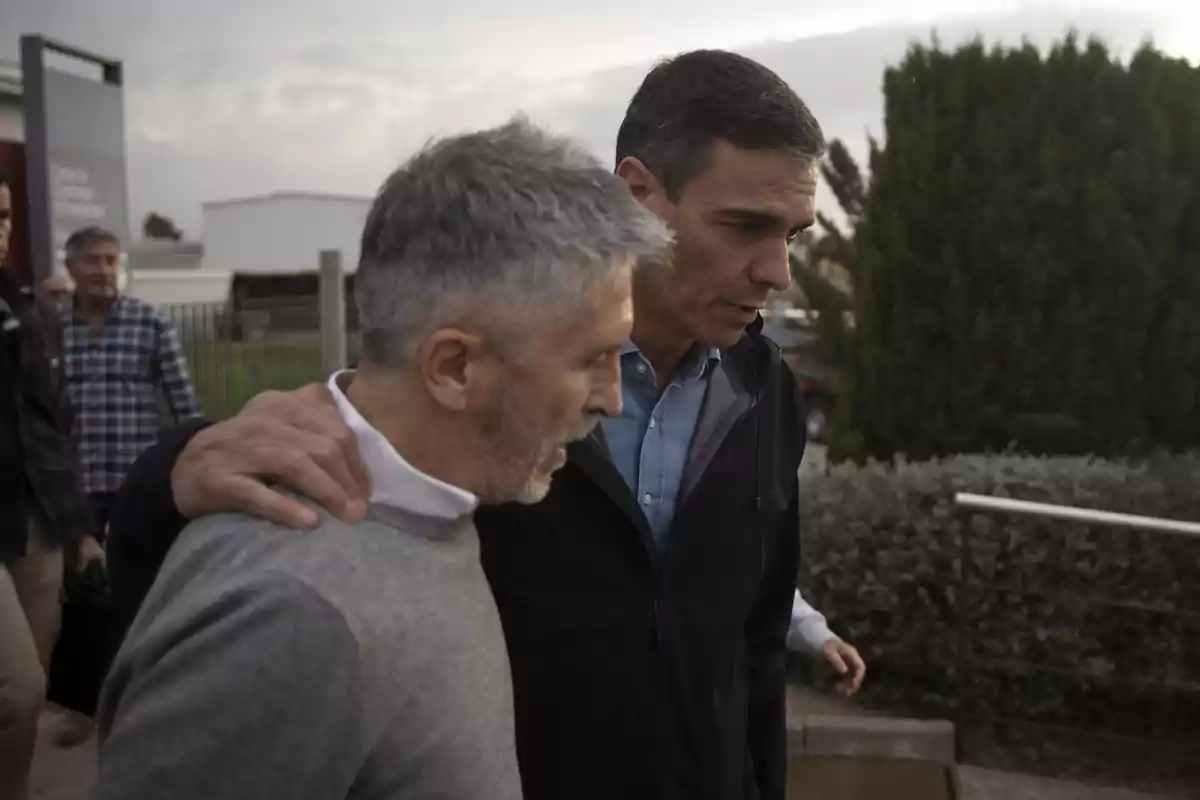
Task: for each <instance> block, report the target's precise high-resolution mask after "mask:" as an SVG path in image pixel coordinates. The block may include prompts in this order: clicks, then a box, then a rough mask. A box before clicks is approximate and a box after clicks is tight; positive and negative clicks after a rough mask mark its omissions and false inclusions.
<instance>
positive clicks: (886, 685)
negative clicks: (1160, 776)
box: [800, 455, 1200, 777]
mask: <svg viewBox="0 0 1200 800" xmlns="http://www.w3.org/2000/svg"><path fill="white" fill-rule="evenodd" d="M956 492H975V493H980V494H989V495H995V496H1000V497H1013V498H1017V499H1023V500H1033V501H1040V502H1048V503H1057V504H1066V505H1074V506H1081V507H1087V508H1096V509H1102V510H1107V511H1116V512H1123V513H1131V514H1143V515H1150V516H1160V517H1167V518H1173V519H1182V520H1200V458H1196V457H1190V456H1189V457H1184V456H1177V457H1170V458H1162V459H1158V460H1147V461H1143V462H1137V463H1126V462H1115V461H1106V460H1100V459H1094V458H1086V457H1053V458H1034V457H1027V456H1017V455H1002V456H957V457H952V458H946V459H940V460H933V461H928V462H921V463H906V462H900V463H898V464H896V465H894V466H884V465H880V464H875V463H871V464H868V465H866V466H862V467H859V466H855V465H853V464H850V463H842V464H838V465H835V466H833V467H832V468H830V469H829V470H828V471H827V472H826V473H824V474H817V475H811V476H807V477H806V478H805V480H804V484H803V486H802V512H801V538H802V552H803V563H802V568H801V583H800V588H801V591H802V592H803V593H804V595H805V596H806V597H807V598H808V599H809V600H810V601H811V602H813V604H814V605H815V606H816V607H818V608H820V609H822V610H823V611H825V612H826V613H827V614H828V615H829V616H830V621H831V624H832V626H833V628H834V630H836V631H838V633H839V634H841V635H842V636H843V637H844V638H846V639H847V640H849V641H851V642H853V643H855V644H856V645H857V646H859V647H860V648H861V649H862V650H863V652H864V655H865V656H866V657H867V659H868V660H869V662H870V664H871V675H870V680H869V681H868V683H867V685H866V686H865V687H864V689H863V696H864V700H865V701H866V702H867V703H868V704H871V705H875V706H880V707H883V708H888V709H892V710H897V711H903V712H906V713H915V714H922V715H933V716H944V717H949V718H954V719H959V720H962V721H964V722H969V723H976V722H980V721H984V722H988V721H1000V722H1003V723H1005V724H1015V725H1017V726H1018V727H1030V726H1031V724H1032V727H1033V728H1035V729H1036V728H1038V726H1041V728H1042V730H1043V732H1045V731H1050V730H1061V729H1064V728H1067V729H1072V730H1073V731H1074V732H1075V733H1077V734H1078V737H1080V738H1092V739H1096V740H1097V741H1100V740H1107V741H1110V742H1111V741H1115V740H1121V741H1128V742H1130V743H1137V742H1141V743H1153V744H1152V745H1151V749H1152V750H1154V751H1155V752H1159V753H1170V752H1174V751H1173V750H1172V745H1173V743H1187V742H1195V741H1200V538H1195V537H1187V536H1183V535H1175V534H1168V533H1158V532H1152V531H1146V530H1137V529H1128V528H1115V527H1106V526H1099V525H1093V524H1081V523H1076V522H1063V521H1060V520H1054V519H1050V518H1044V517H1034V516H1014V515H999V514H995V513H981V512H968V511H964V510H962V509H959V508H957V507H956V506H955V505H954V500H953V498H954V495H955V493H956ZM1036 739H1037V737H1035V740H1036ZM1197 777H1200V776H1197Z"/></svg>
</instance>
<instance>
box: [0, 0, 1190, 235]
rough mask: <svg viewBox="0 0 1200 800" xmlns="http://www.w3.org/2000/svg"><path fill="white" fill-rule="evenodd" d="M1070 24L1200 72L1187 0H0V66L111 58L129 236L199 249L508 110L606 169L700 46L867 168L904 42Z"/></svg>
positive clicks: (1014, 35)
mask: <svg viewBox="0 0 1200 800" xmlns="http://www.w3.org/2000/svg"><path fill="white" fill-rule="evenodd" d="M1189 6H1191V8H1189ZM1134 9H1136V10H1134ZM1072 26H1074V27H1076V28H1078V29H1079V30H1080V31H1081V32H1083V33H1095V34H1098V35H1100V36H1102V37H1103V38H1105V39H1106V40H1108V41H1109V42H1110V43H1111V45H1112V46H1113V47H1114V48H1115V49H1116V50H1117V51H1118V52H1121V53H1126V54H1127V53H1129V52H1130V51H1132V50H1133V49H1134V48H1135V47H1136V46H1137V44H1138V43H1139V42H1140V41H1141V40H1143V39H1145V38H1147V37H1151V38H1153V39H1154V41H1155V42H1156V43H1157V44H1158V45H1159V46H1160V47H1162V48H1164V49H1166V50H1167V51H1169V52H1172V53H1174V54H1177V55H1182V56H1186V57H1188V58H1191V59H1192V60H1193V61H1200V3H1196V2H1187V1H1186V0H1145V1H1144V2H1139V3H1130V2H1124V3H1122V2H1108V1H1106V0H1090V1H1088V0H1079V1H1077V2H1065V0H1064V1H1063V2H1050V1H1048V0H1047V1H1044V2H1043V1H1039V0H1025V1H1024V2H1013V1H1011V0H1010V1H1009V2H1004V1H1003V0H959V2H952V1H948V2H943V0H903V1H902V0H719V1H717V0H607V2H605V3H601V2H594V3H580V2H574V1H573V0H560V1H559V2H552V1H551V0H457V2H434V1H433V0H429V1H428V2H426V0H332V2H331V0H273V2H267V1H266V0H209V2H208V3H203V4H202V3H197V2H193V1H192V0H0V58H7V59H12V60H15V59H16V58H17V41H18V36H19V35H20V34H21V33H43V34H45V35H48V36H52V37H54V38H57V39H61V40H64V41H67V42H69V43H72V44H78V45H79V46H81V47H85V48H87V49H90V50H93V51H96V52H99V53H102V54H104V55H107V56H110V57H113V58H118V59H121V60H123V61H124V62H125V65H126V87H127V95H126V113H127V136H128V159H129V186H130V200H131V203H132V209H131V211H132V212H133V213H132V217H133V219H135V220H136V219H140V218H141V216H142V215H143V214H145V213H146V212H147V211H148V210H157V211H160V212H163V213H166V214H168V215H170V216H172V217H174V218H175V219H176V220H177V221H178V222H179V223H180V224H181V225H182V226H183V227H184V228H185V229H187V230H188V231H189V232H190V233H193V234H195V233H199V230H198V228H199V226H200V211H199V204H200V203H201V202H202V201H204V200H212V199H222V198H228V197H237V196H242V195H247V194H256V193H261V192H268V191H273V190H281V189H302V190H313V191H324V192H339V193H353V194H371V193H373V192H374V190H375V188H376V186H377V184H378V183H379V182H380V180H381V179H382V178H383V176H384V175H385V174H386V172H387V171H389V170H390V169H392V168H393V167H394V166H395V165H396V164H398V163H399V162H400V161H401V160H403V158H404V157H405V156H406V155H407V154H408V153H411V152H412V150H413V149H414V148H415V147H418V146H420V144H421V143H422V142H424V141H425V140H427V139H428V138H429V137H430V136H433V135H436V134H439V133H445V132H452V131H460V130H465V129H470V128H476V127H483V126H487V125H491V124H495V123H498V122H501V121H503V120H504V119H506V118H507V117H508V116H510V115H511V114H512V113H513V112H515V111H517V110H522V111H525V112H527V113H528V114H529V115H530V116H531V117H532V118H533V119H534V120H536V121H538V122H542V123H544V124H547V125H550V126H553V127H556V128H558V129H560V130H565V131H569V132H572V133H574V134H576V135H578V136H580V137H581V138H582V139H584V140H585V141H586V142H588V143H589V145H591V146H592V147H594V148H595V149H596V151H597V153H599V154H601V155H602V156H604V157H605V158H606V159H608V158H611V154H612V148H613V142H614V139H615V135H616V130H617V126H618V124H619V123H620V118H621V114H622V112H623V110H624V106H625V104H626V103H627V102H628V100H629V97H630V96H631V94H632V93H633V90H634V89H635V88H636V87H637V84H638V82H639V80H640V78H641V77H642V75H643V74H644V73H645V70H646V68H647V66H648V65H649V64H650V63H653V61H654V60H655V59H656V58H658V57H661V56H663V55H666V54H670V53H673V52H678V51H681V50H686V49H690V48H694V47H723V48H729V49H734V50H738V51H740V52H743V53H746V54H747V55H750V56H751V57H754V58H757V59H759V60H760V61H762V62H763V63H765V64H766V65H768V66H769V67H771V68H773V69H775V70H776V71H777V72H779V74H780V75H782V76H783V77H784V78H785V79H786V80H787V81H788V82H789V83H791V85H792V86H793V87H794V88H795V89H796V90H797V91H798V92H799V94H800V95H801V96H802V97H803V98H805V100H806V101H807V102H808V103H809V105H810V106H812V108H813V110H814V111H815V112H816V114H817V115H818V117H819V118H820V120H821V121H822V123H823V125H824V127H825V129H826V131H827V133H829V134H830V135H831V136H838V137H842V138H844V139H846V140H847V141H848V142H849V143H851V144H852V145H853V146H854V147H855V149H856V150H860V151H861V150H862V144H863V142H864V141H865V135H866V133H867V132H868V131H873V132H876V133H879V128H880V113H881V98H880V92H879V86H880V77H881V74H882V70H883V68H884V67H885V66H886V65H887V64H889V63H895V62H896V61H898V60H899V59H900V58H901V57H902V55H903V53H904V50H905V47H906V44H907V43H908V42H909V41H911V40H912V39H914V38H915V39H928V36H929V34H930V32H931V31H932V30H934V29H936V30H937V31H938V34H939V36H940V37H941V39H942V40H943V42H945V43H948V44H952V43H955V42H957V41H960V40H962V39H964V38H968V37H970V36H973V35H975V34H977V33H978V34H982V35H983V36H984V37H985V38H986V39H988V40H992V41H1000V42H1004V43H1010V44H1015V43H1019V42H1020V40H1021V39H1022V37H1028V38H1029V39H1031V40H1033V41H1035V42H1037V43H1042V44H1044V43H1048V42H1050V41H1052V40H1053V39H1055V38H1058V37H1059V36H1061V35H1062V34H1063V33H1064V32H1065V31H1066V30H1067V29H1068V28H1069V27H1072Z"/></svg>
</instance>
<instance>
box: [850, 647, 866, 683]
mask: <svg viewBox="0 0 1200 800" xmlns="http://www.w3.org/2000/svg"><path fill="white" fill-rule="evenodd" d="M850 653H851V667H852V668H853V670H854V688H855V689H857V688H858V687H860V686H862V682H863V678H865V677H866V675H867V664H866V662H865V661H863V660H862V656H860V655H859V654H858V651H857V650H855V649H853V648H851V650H850Z"/></svg>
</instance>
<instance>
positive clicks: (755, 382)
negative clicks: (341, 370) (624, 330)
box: [109, 326, 804, 800]
mask: <svg viewBox="0 0 1200 800" xmlns="http://www.w3.org/2000/svg"><path fill="white" fill-rule="evenodd" d="M756 328H757V326H756ZM756 328H752V329H751V331H750V332H749V333H748V335H747V336H746V337H743V339H742V341H741V342H740V343H739V344H737V345H736V346H734V347H732V348H729V349H728V350H726V351H725V352H724V353H723V355H722V361H721V367H720V368H719V370H718V371H717V372H716V374H715V375H714V377H713V379H712V380H713V381H714V383H713V384H712V385H711V386H710V389H709V398H708V400H707V401H706V408H705V411H704V412H703V414H702V419H701V423H700V426H699V428H698V433H697V441H696V443H695V444H694V445H693V451H694V452H693V455H694V457H693V459H692V465H691V467H690V474H688V475H685V479H684V484H685V486H684V489H683V490H682V493H681V496H680V502H679V504H678V505H677V511H676V516H675V520H674V523H673V525H672V529H671V532H670V535H669V543H670V544H669V546H668V548H667V551H666V552H665V554H664V555H662V556H659V555H658V554H657V552H656V551H655V549H654V547H653V544H652V540H651V537H650V529H649V525H648V524H647V522H646V519H645V517H644V516H643V514H642V512H641V510H640V508H639V506H638V504H637V502H636V500H635V499H634V497H633V494H632V493H631V492H630V490H629V488H628V487H627V485H626V484H625V482H624V480H622V478H621V476H620V474H619V473H618V472H617V470H616V469H615V468H614V467H613V465H612V463H611V461H610V460H609V459H608V457H607V454H606V453H605V452H604V450H603V445H602V444H600V443H599V442H598V441H596V440H594V439H589V440H585V441H583V442H580V443H577V444H575V445H573V446H572V447H571V448H570V451H569V459H568V463H567V465H566V466H565V467H564V468H563V469H562V471H560V472H559V473H558V474H557V475H556V476H555V479H554V482H553V487H552V489H551V491H550V494H549V496H548V497H547V498H546V499H545V500H544V501H543V502H541V503H539V504H537V505H535V506H523V505H516V504H511V505H504V506H493V507H490V508H483V509H481V510H480V511H479V512H478V513H477V515H476V521H477V527H478V528H479V533H480V538H481V541H482V553H483V555H482V560H483V566H484V570H485V572H486V573H487V577H488V581H489V583H490V585H491V587H492V591H493V594H494V595H495V598H496V601H497V605H498V606H499V609H500V616H501V620H502V621H503V624H504V631H505V637H506V640H507V643H508V649H509V657H510V660H511V663H512V671H513V684H514V698H515V706H516V709H515V710H516V720H517V748H518V755H519V757H520V766H521V777H522V783H523V785H524V790H525V797H526V800H564V799H565V798H572V800H591V798H595V800H617V799H620V800H754V799H755V798H761V800H782V798H783V797H784V779H785V771H786V726H785V697H784V666H785V661H786V656H785V649H784V640H785V637H786V635H787V629H788V622H789V619H790V612H791V605H792V593H793V591H794V587H795V584H796V572H797V568H798V560H799V532H798V518H797V479H796V475H797V469H798V467H799V464H800V459H801V457H802V455H803V452H804V429H803V425H802V424H801V419H802V417H801V414H800V409H799V405H798V403H799V401H798V396H797V392H796V387H795V381H794V379H793V377H792V375H791V373H790V371H789V370H788V369H787V367H786V366H785V365H784V364H783V362H782V361H781V359H780V358H779V354H778V351H777V349H776V348H775V347H774V345H772V344H771V343H770V342H768V341H767V340H765V339H762V338H761V337H760V336H759V335H758V332H757V329H756ZM198 429H199V426H197V425H193V426H189V427H187V428H183V429H177V430H176V431H174V432H171V433H169V434H168V435H167V437H166V438H164V439H163V441H161V442H160V444H159V445H158V446H156V447H155V448H153V449H152V450H150V451H148V452H147V453H146V455H144V456H143V457H142V459H141V460H140V461H139V462H138V464H137V466H136V467H135V468H134V471H133V474H131V476H130V478H129V480H128V482H127V484H126V488H125V490H124V491H123V494H122V497H120V498H119V499H118V502H117V506H116V508H115V510H114V514H113V517H112V523H111V525H112V528H111V533H110V545H109V548H110V554H109V558H110V563H112V565H113V582H114V589H117V590H118V591H121V592H123V593H124V594H126V595H127V596H130V597H131V598H132V602H134V603H136V602H138V600H139V598H140V595H141V594H144V591H145V590H146V589H147V588H148V587H149V584H150V582H151V581H152V580H153V575H154V572H155V571H156V570H157V568H158V566H159V564H161V561H162V559H163V558H164V557H165V554H166V551H167V549H168V548H169V546H170V542H171V541H173V540H174V538H175V537H176V536H177V534H178V531H179V529H180V528H181V527H182V525H183V520H182V518H180V517H179V515H178V512H177V511H176V510H175V509H174V507H173V505H172V503H171V492H170V483H169V473H170V469H171V465H172V463H173V462H174V459H175V457H176V456H177V454H178V452H179V451H180V450H181V449H182V447H183V446H184V444H186V442H187V440H188V439H189V438H190V436H191V435H192V434H194V433H195V432H196V430H198ZM122 584H123V586H122Z"/></svg>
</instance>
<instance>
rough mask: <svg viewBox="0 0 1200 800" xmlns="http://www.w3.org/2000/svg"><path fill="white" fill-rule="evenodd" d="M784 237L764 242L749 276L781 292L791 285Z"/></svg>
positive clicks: (788, 252) (758, 282) (790, 273)
mask: <svg viewBox="0 0 1200 800" xmlns="http://www.w3.org/2000/svg"><path fill="white" fill-rule="evenodd" d="M790 254H791V251H790V250H789V249H788V242H787V240H786V239H778V240H772V241H770V242H769V243H765V244H764V247H763V251H762V252H761V253H760V254H759V256H758V258H757V259H755V262H754V266H753V268H752V270H751V274H750V278H751V280H753V281H754V282H755V283H757V284H760V285H763V284H765V285H766V286H768V287H770V288H771V289H774V290H775V291H777V292H782V291H784V290H785V289H787V288H788V287H789V286H791V285H792V264H791V260H790V258H789V256H790Z"/></svg>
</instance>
